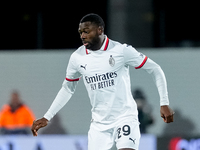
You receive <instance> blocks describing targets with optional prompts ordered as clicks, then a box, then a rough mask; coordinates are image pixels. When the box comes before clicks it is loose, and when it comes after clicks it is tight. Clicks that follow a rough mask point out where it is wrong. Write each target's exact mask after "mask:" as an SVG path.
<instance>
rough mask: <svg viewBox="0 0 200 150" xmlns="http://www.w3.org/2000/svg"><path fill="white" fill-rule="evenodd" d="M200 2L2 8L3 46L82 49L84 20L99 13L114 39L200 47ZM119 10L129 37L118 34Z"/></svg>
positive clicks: (178, 0) (79, 3) (107, 0)
mask: <svg viewBox="0 0 200 150" xmlns="http://www.w3.org/2000/svg"><path fill="white" fill-rule="evenodd" d="M197 7H198V4H197V2H196V3H195V2H194V0H191V1H181V0H176V1H169V0H168V1H166V0H165V1H159V0H150V1H147V0H144V1H143V2H141V1H139V0H135V1H128V0H125V1H122V0H115V1H113V0H102V1H97V2H96V1H95V2H94V1H92V0H88V1H76V0H74V1H70V3H67V4H48V5H46V6H45V5H44V7H43V6H40V7H32V6H31V5H30V4H29V5H28V4H27V5H26V4H24V5H23V6H16V7H14V8H9V9H5V11H1V13H0V22H1V24H0V40H1V42H0V43H1V44H0V50H21V49H26V50H27V49H30V50H33V49H66V48H77V47H79V46H80V45H81V41H80V39H79V34H78V32H77V30H78V24H79V21H80V19H81V18H82V17H83V16H84V15H86V14H87V13H97V14H99V15H100V16H101V17H102V18H103V19H104V21H105V24H106V31H105V32H106V34H107V35H108V36H109V37H110V38H112V39H113V40H119V41H120V42H125V41H126V42H127V43H129V44H132V45H134V46H135V47H185V46H186V47H187V46H189V47H197V46H200V36H199V35H200V29H199V26H200V22H199V21H198V18H199V16H198V15H199V9H198V8H197ZM119 13H121V14H123V15H124V16H125V17H124V18H126V19H124V20H121V21H122V22H124V24H125V26H124V30H123V29H122V31H121V32H124V34H125V37H126V38H125V39H126V40H125V41H123V40H121V39H120V38H118V36H117V33H116V36H115V32H118V31H115V30H114V28H113V26H118V23H116V24H114V25H113V24H112V22H113V21H112V20H113V19H114V20H115V19H117V18H118V14H119ZM119 15H120V14H119ZM127 18H128V19H127ZM108 29H109V30H112V29H113V31H109V30H108ZM119 37H120V36H119Z"/></svg>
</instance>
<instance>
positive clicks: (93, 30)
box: [78, 22, 101, 50]
mask: <svg viewBox="0 0 200 150" xmlns="http://www.w3.org/2000/svg"><path fill="white" fill-rule="evenodd" d="M78 32H79V34H80V38H81V40H82V42H83V45H84V46H85V47H86V48H87V49H91V50H97V49H99V44H101V41H100V38H99V35H101V30H100V28H99V27H98V26H97V25H96V24H94V23H91V22H83V23H80V24H79V28H78Z"/></svg>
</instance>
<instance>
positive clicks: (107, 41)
mask: <svg viewBox="0 0 200 150" xmlns="http://www.w3.org/2000/svg"><path fill="white" fill-rule="evenodd" d="M108 44H109V38H108V37H106V43H105V46H104V49H102V50H103V51H106V50H107V48H108ZM85 50H86V54H89V52H88V50H87V48H86V49H85Z"/></svg>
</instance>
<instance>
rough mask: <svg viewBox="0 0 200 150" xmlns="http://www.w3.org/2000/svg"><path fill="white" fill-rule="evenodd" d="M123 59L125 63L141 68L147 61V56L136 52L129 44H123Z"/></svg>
mask: <svg viewBox="0 0 200 150" xmlns="http://www.w3.org/2000/svg"><path fill="white" fill-rule="evenodd" d="M123 47H124V48H123V53H124V61H125V64H127V65H130V66H133V67H135V69H139V68H142V67H143V65H144V64H145V63H146V61H147V59H148V58H147V56H145V55H144V54H142V53H140V52H138V51H137V50H136V49H135V48H133V47H132V46H130V45H127V44H124V45H123Z"/></svg>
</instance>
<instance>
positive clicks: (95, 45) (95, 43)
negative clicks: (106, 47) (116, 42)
mask: <svg viewBox="0 0 200 150" xmlns="http://www.w3.org/2000/svg"><path fill="white" fill-rule="evenodd" d="M100 46H101V40H100V39H99V37H98V36H96V37H95V38H93V39H92V40H91V42H88V44H87V45H86V46H85V47H86V48H87V49H91V50H99V49H100V48H101V47H100Z"/></svg>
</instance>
